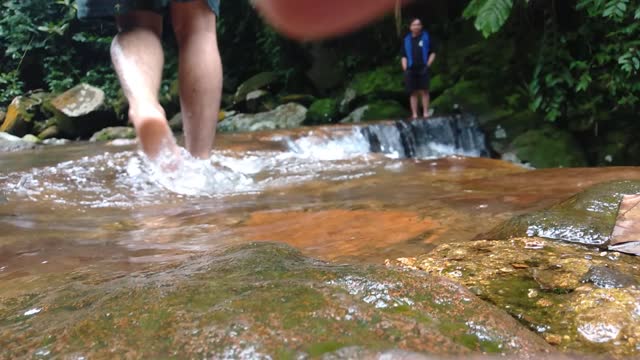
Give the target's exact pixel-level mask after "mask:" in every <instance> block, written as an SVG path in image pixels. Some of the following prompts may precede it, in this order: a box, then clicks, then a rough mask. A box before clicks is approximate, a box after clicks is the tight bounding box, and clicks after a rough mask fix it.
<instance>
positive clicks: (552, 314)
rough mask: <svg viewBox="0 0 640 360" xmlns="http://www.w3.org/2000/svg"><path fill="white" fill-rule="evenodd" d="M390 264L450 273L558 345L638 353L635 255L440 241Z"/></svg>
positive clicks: (542, 244) (639, 275) (551, 245)
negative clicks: (437, 244)
mask: <svg viewBox="0 0 640 360" xmlns="http://www.w3.org/2000/svg"><path fill="white" fill-rule="evenodd" d="M389 264H390V265H394V266H401V267H406V268H411V269H419V270H423V271H426V272H428V273H429V274H433V275H443V276H446V277H449V278H451V279H452V280H454V281H457V282H459V283H461V284H463V285H465V286H467V287H468V288H469V289H470V290H471V291H473V292H474V293H476V294H477V295H478V296H480V297H481V298H483V299H485V300H487V301H489V302H490V303H493V304H495V305H496V306H498V307H500V308H502V309H504V310H506V311H507V312H509V313H510V314H511V315H512V316H513V317H515V318H516V319H518V320H519V321H520V322H522V323H523V324H525V325H527V326H528V327H529V328H530V329H531V330H533V331H536V332H538V333H539V334H540V335H541V336H542V337H544V338H545V339H546V340H547V341H548V342H549V343H550V344H553V345H556V346H558V347H559V348H560V349H561V350H563V351H571V352H579V353H582V354H590V355H598V354H600V355H606V356H610V357H615V358H622V357H624V356H632V355H637V353H638V351H639V347H640V315H639V314H640V312H639V311H640V307H638V304H640V290H638V288H637V286H636V284H637V283H638V280H640V263H638V262H637V258H635V257H632V256H628V255H621V254H618V253H608V252H603V253H601V252H599V251H597V250H594V249H592V248H587V247H584V246H581V245H574V244H567V243H561V242H555V241H549V240H544V239H539V238H517V239H511V240H495V241H487V240H481V241H473V242H465V243H456V244H446V245H441V246H439V247H437V248H436V249H435V250H434V251H432V252H431V253H429V254H425V255H422V256H419V257H417V258H404V259H398V260H397V261H393V262H389ZM603 268H606V269H607V270H606V271H603V270H602V269H603Z"/></svg>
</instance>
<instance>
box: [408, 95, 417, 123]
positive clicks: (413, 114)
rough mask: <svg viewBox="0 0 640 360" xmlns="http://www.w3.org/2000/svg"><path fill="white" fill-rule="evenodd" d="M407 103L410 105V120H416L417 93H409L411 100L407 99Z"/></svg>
mask: <svg viewBox="0 0 640 360" xmlns="http://www.w3.org/2000/svg"><path fill="white" fill-rule="evenodd" d="M409 102H410V103H411V118H412V119H417V118H418V92H417V91H414V92H412V93H411V98H410V99H409Z"/></svg>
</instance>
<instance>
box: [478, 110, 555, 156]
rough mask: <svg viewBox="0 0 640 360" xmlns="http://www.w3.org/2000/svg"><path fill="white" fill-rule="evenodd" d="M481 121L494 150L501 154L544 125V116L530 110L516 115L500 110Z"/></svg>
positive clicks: (481, 125)
mask: <svg viewBox="0 0 640 360" xmlns="http://www.w3.org/2000/svg"><path fill="white" fill-rule="evenodd" d="M481 120H482V121H481V122H480V127H481V128H482V130H483V131H484V132H485V134H487V136H488V138H489V143H490V144H491V147H492V149H493V150H495V151H496V152H498V153H500V154H502V153H505V152H507V151H508V150H509V145H511V143H512V142H513V141H514V140H515V139H516V138H517V137H518V136H520V135H522V134H524V133H525V132H527V131H529V130H531V129H536V128H538V127H539V126H540V124H543V123H544V118H543V117H542V116H540V115H539V114H536V113H533V112H531V111H528V110H525V111H520V112H515V113H514V112H512V111H510V110H506V109H505V110H502V111H500V110H498V111H494V112H493V113H492V114H491V116H490V117H488V116H485V117H483V118H482V119H481Z"/></svg>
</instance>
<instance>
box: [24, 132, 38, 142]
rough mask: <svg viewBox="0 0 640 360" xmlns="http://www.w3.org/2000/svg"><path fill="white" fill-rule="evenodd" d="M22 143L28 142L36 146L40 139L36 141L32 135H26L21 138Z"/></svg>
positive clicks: (36, 138)
mask: <svg viewBox="0 0 640 360" xmlns="http://www.w3.org/2000/svg"><path fill="white" fill-rule="evenodd" d="M22 141H26V142H30V143H32V144H37V143H39V142H40V139H38V137H37V136H35V135H33V134H27V135H25V136H23V137H22Z"/></svg>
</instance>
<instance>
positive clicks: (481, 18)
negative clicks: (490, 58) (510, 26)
mask: <svg viewBox="0 0 640 360" xmlns="http://www.w3.org/2000/svg"><path fill="white" fill-rule="evenodd" d="M622 1H624V0H622ZM512 8H513V0H486V1H485V3H484V4H483V5H482V7H480V9H479V10H478V15H477V17H476V22H475V26H476V29H478V30H479V31H481V32H482V35H484V37H489V36H491V35H492V34H495V33H496V32H498V30H500V28H501V27H502V25H504V23H505V22H506V21H507V19H508V18H509V15H511V9H512Z"/></svg>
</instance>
